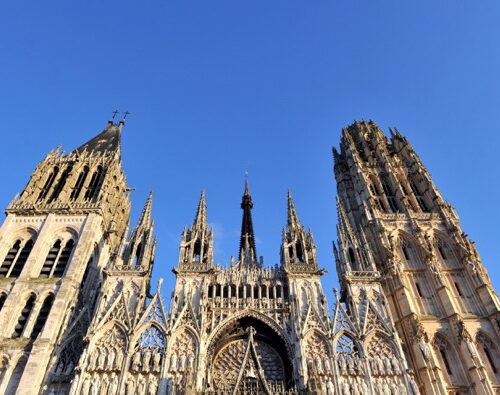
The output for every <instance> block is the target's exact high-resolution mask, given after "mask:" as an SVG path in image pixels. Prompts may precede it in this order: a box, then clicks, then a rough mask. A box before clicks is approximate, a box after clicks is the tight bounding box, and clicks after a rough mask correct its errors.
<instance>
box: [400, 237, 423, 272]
mask: <svg viewBox="0 0 500 395" xmlns="http://www.w3.org/2000/svg"><path fill="white" fill-rule="evenodd" d="M397 235H398V239H397V245H396V246H394V247H395V248H396V252H397V255H398V256H399V258H400V260H401V262H403V263H405V266H406V267H407V268H409V269H424V268H425V265H424V260H425V256H424V252H423V251H422V248H421V247H420V245H419V244H420V243H419V242H418V240H417V239H416V238H415V237H414V236H412V235H411V234H410V233H408V232H406V231H404V230H402V229H400V230H399V231H398V233H397Z"/></svg>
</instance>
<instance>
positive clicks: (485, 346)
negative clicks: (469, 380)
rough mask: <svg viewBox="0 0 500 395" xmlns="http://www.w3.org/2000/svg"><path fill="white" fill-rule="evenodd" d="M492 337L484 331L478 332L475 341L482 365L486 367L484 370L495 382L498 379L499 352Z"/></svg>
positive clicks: (499, 369) (499, 370) (499, 373)
mask: <svg viewBox="0 0 500 395" xmlns="http://www.w3.org/2000/svg"><path fill="white" fill-rule="evenodd" d="M493 337H494V336H491V335H490V334H488V333H486V332H485V331H483V330H479V331H478V332H477V333H476V336H475V341H476V346H477V350H478V351H479V354H480V357H481V359H482V361H483V365H485V366H486V367H487V369H486V370H487V371H488V374H489V375H490V376H491V379H492V380H493V381H497V377H500V352H499V347H498V345H497V344H496V343H495V341H494V340H493Z"/></svg>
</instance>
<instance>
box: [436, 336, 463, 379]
mask: <svg viewBox="0 0 500 395" xmlns="http://www.w3.org/2000/svg"><path fill="white" fill-rule="evenodd" d="M432 345H433V347H434V350H435V352H436V354H437V359H438V361H439V363H438V365H439V367H440V368H441V371H442V372H443V376H444V377H445V378H446V380H447V382H448V383H449V384H453V385H463V384H464V378H463V371H462V368H461V366H462V365H461V363H460V360H459V356H458V354H457V349H456V348H455V345H454V344H452V343H450V342H449V341H448V340H447V336H446V334H443V333H441V332H436V333H435V334H434V337H433V338H432Z"/></svg>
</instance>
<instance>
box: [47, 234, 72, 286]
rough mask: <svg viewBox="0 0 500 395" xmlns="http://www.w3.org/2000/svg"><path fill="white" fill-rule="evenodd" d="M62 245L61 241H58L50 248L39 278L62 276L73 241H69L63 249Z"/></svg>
mask: <svg viewBox="0 0 500 395" xmlns="http://www.w3.org/2000/svg"><path fill="white" fill-rule="evenodd" d="M62 244H63V241H62V240H61V239H58V240H56V242H55V243H54V244H53V245H52V248H51V249H50V250H49V253H48V254H47V257H46V258H45V262H44V264H43V266H42V270H41V272H40V277H62V276H63V275H64V272H65V271H66V267H67V265H68V262H69V259H70V257H71V253H72V252H73V247H74V245H75V242H74V240H73V239H69V240H68V241H67V242H66V244H65V245H64V248H62Z"/></svg>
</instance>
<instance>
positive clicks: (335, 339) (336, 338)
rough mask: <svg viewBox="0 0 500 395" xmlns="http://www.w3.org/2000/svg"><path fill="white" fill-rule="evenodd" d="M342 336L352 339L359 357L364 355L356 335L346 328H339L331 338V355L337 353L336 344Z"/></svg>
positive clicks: (361, 344)
mask: <svg viewBox="0 0 500 395" xmlns="http://www.w3.org/2000/svg"><path fill="white" fill-rule="evenodd" d="M344 336H347V337H349V338H350V339H352V341H353V343H354V344H355V345H356V347H357V348H358V353H359V354H360V355H364V350H363V343H362V342H361V341H360V340H359V338H358V335H357V334H356V333H354V332H353V331H352V330H350V329H348V328H341V329H340V330H339V331H338V332H337V333H336V334H335V336H334V337H333V341H332V350H333V354H336V353H337V343H338V341H339V340H340V339H341V338H342V337H344Z"/></svg>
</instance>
